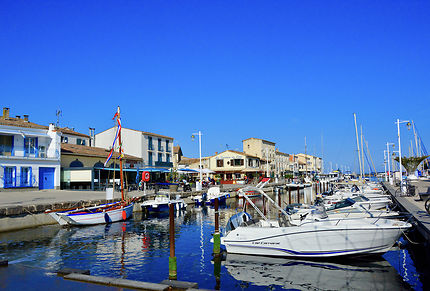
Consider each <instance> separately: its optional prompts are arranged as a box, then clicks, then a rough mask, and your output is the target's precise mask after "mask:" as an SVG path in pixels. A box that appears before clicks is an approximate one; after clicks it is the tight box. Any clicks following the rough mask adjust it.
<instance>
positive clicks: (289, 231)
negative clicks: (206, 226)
mask: <svg viewBox="0 0 430 291" xmlns="http://www.w3.org/2000/svg"><path fill="white" fill-rule="evenodd" d="M360 220H363V219H360ZM357 221H358V220H357ZM367 221H368V223H365V224H363V223H355V222H354V220H353V219H352V220H345V219H343V220H328V221H320V222H312V223H308V224H303V225H301V226H290V227H257V226H256V227H253V226H247V227H238V228H236V229H234V230H233V231H231V232H229V233H228V235H227V236H226V237H225V238H223V240H222V243H223V244H224V245H225V246H226V249H227V252H229V253H235V254H254V255H263V256H282V257H332V256H342V255H352V254H364V253H366V254H373V253H384V252H386V251H387V250H389V249H390V248H391V247H392V246H393V244H394V243H395V242H396V240H397V239H398V238H399V237H400V235H401V234H402V231H404V230H406V229H408V228H409V227H411V225H410V224H408V223H405V222H401V221H396V222H393V221H390V220H387V219H367Z"/></svg>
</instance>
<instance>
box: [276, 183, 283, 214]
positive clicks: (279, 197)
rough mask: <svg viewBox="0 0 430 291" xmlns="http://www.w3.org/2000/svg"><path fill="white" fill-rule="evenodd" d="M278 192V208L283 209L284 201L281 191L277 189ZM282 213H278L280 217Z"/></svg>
mask: <svg viewBox="0 0 430 291" xmlns="http://www.w3.org/2000/svg"><path fill="white" fill-rule="evenodd" d="M276 190H277V192H278V206H279V207H281V208H282V201H281V191H280V190H279V188H276ZM281 214H282V213H281V211H280V210H279V211H278V216H279V217H281Z"/></svg>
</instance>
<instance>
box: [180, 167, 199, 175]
mask: <svg viewBox="0 0 430 291" xmlns="http://www.w3.org/2000/svg"><path fill="white" fill-rule="evenodd" d="M176 172H177V173H178V174H196V173H198V172H199V171H198V170H195V169H188V168H181V169H178V170H177V171H176Z"/></svg>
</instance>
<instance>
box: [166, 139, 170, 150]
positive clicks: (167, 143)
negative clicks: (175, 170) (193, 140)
mask: <svg viewBox="0 0 430 291" xmlns="http://www.w3.org/2000/svg"><path fill="white" fill-rule="evenodd" d="M166 152H170V148H169V141H168V140H166Z"/></svg>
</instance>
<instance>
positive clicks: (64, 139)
mask: <svg viewBox="0 0 430 291" xmlns="http://www.w3.org/2000/svg"><path fill="white" fill-rule="evenodd" d="M61 142H62V143H68V142H69V138H68V137H67V136H62V137H61Z"/></svg>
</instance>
